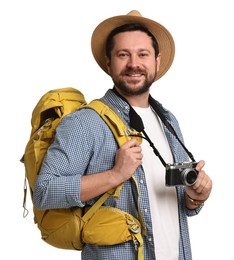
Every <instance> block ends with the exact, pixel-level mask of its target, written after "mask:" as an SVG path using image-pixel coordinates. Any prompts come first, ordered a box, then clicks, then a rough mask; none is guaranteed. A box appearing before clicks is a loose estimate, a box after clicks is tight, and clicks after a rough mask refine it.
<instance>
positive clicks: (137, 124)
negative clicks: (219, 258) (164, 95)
mask: <svg viewBox="0 0 234 260" xmlns="http://www.w3.org/2000/svg"><path fill="white" fill-rule="evenodd" d="M112 90H113V92H114V93H115V94H116V95H117V96H119V97H120V98H121V99H122V100H124V101H125V102H126V103H127V104H128V105H129V107H130V111H129V118H130V127H131V128H133V129H135V130H136V131H138V132H139V133H141V132H142V133H143V135H144V136H142V138H144V139H146V140H147V141H148V142H149V144H150V146H151V147H152V149H153V151H154V153H155V155H156V156H158V158H159V159H160V161H161V163H162V164H163V166H164V167H166V165H167V163H166V162H165V161H164V159H163V158H162V156H161V154H160V153H159V151H158V150H157V148H156V147H155V145H154V143H153V142H152V141H151V139H150V137H149V136H148V135H147V133H146V132H145V130H144V124H143V121H142V119H141V117H140V116H139V115H138V114H137V112H136V111H135V110H134V108H133V107H132V106H131V105H130V104H129V103H128V101H127V100H126V99H125V98H124V97H123V96H121V95H120V94H119V92H118V91H117V90H116V89H115V88H113V89H112ZM149 104H150V106H151V107H152V108H153V110H154V111H155V113H156V114H157V115H158V117H159V118H160V119H161V121H162V123H163V124H164V125H165V126H166V128H167V129H168V131H170V133H171V134H172V135H174V136H175V138H176V139H177V140H178V142H179V143H180V145H181V146H182V147H183V149H184V150H185V152H186V153H187V154H188V156H189V158H190V159H191V160H192V161H193V162H195V159H194V157H193V155H192V153H191V152H189V150H188V149H187V148H186V147H185V145H184V144H183V142H182V141H181V140H180V138H179V137H178V135H177V133H176V131H175V130H174V128H173V126H172V125H171V123H170V122H169V121H168V119H167V118H166V116H165V113H164V110H163V107H162V105H161V104H160V103H159V102H158V101H156V100H155V99H153V98H152V96H151V95H150V96H149Z"/></svg>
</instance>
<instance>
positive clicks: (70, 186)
mask: <svg viewBox="0 0 234 260" xmlns="http://www.w3.org/2000/svg"><path fill="white" fill-rule="evenodd" d="M101 100H102V101H103V102H105V103H106V104H108V105H109V106H111V107H112V108H115V111H117V113H119V115H120V116H121V117H122V118H123V119H124V120H125V122H126V123H127V124H129V106H128V104H127V103H126V102H125V101H123V100H122V99H120V98H119V97H118V96H116V94H115V93H114V92H113V91H111V90H108V91H107V92H106V94H105V95H104V97H103V98H101ZM165 114H166V116H167V118H168V119H169V120H170V122H171V124H172V125H173V127H174V129H175V130H176V132H177V134H178V136H179V138H180V139H181V140H183V138H182V135H181V132H180V128H179V125H178V122H177V120H176V118H175V117H174V116H173V114H172V113H171V112H169V111H168V110H165ZM164 130H165V133H166V136H167V139H168V142H169V145H170V147H171V151H172V154H173V157H174V161H177V162H182V161H187V160H188V157H187V154H186V153H185V151H184V150H183V148H182V147H181V145H180V144H179V143H178V141H177V140H176V139H175V137H174V136H173V135H172V134H171V133H170V132H168V130H167V129H166V128H165V129H164ZM117 149H118V145H117V143H116V140H115V139H114V136H113V134H112V132H111V131H110V129H109V127H108V126H107V125H106V123H105V122H104V121H103V120H102V119H101V117H100V116H99V115H98V114H97V113H96V112H95V111H93V110H92V109H81V110H80V111H76V112H74V113H72V114H70V115H67V116H66V117H64V119H63V120H62V121H61V123H60V125H59V126H58V127H57V131H56V137H55V141H54V143H53V144H52V145H51V146H50V148H49V150H48V152H47V155H46V157H45V159H44V162H43V165H42V168H41V171H40V174H39V176H38V178H37V182H36V186H35V190H34V197H33V199H34V204H35V206H36V207H38V208H39V209H41V210H45V209H50V208H69V207H73V206H79V207H83V206H85V205H92V204H93V203H94V202H95V201H96V199H97V198H96V199H92V200H90V201H87V202H86V204H84V203H83V202H82V201H81V200H80V185H81V177H82V176H83V175H89V174H93V173H95V172H102V171H105V170H108V169H111V168H112V167H113V163H114V158H115V153H116V150H117ZM135 177H136V180H137V182H138V186H139V192H140V210H141V213H142V215H143V219H144V223H145V226H146V230H147V235H146V236H144V237H143V239H144V260H155V259H156V257H155V247H154V239H153V230H152V220H151V213H150V204H149V197H148V192H147V185H146V179H145V174H144V171H143V168H142V167H138V169H137V170H136V172H135ZM135 192H136V190H135V188H134V185H133V184H132V181H131V180H129V181H126V182H125V183H124V185H123V188H122V190H121V196H120V198H118V199H115V198H113V197H110V198H108V200H107V201H106V202H105V205H108V206H112V207H116V208H119V209H121V210H124V211H127V212H129V213H130V214H132V215H133V216H136V217H137V216H138V211H137V207H136V201H135V200H134V194H135ZM177 195H178V196H177V197H178V205H179V221H180V225H179V226H180V241H179V260H191V259H192V255H191V247H190V239H189V231H188V223H187V216H193V215H196V214H198V212H199V211H200V209H201V207H202V206H200V207H199V208H197V209H196V210H188V209H187V208H186V206H185V200H184V187H183V186H178V187H177ZM82 259H83V260H91V259H92V260H110V259H111V260H119V259H123V260H134V259H137V254H136V251H135V248H134V244H133V242H132V241H129V242H126V243H123V244H118V245H115V246H97V245H90V244H87V245H86V246H85V248H84V249H83V250H82Z"/></svg>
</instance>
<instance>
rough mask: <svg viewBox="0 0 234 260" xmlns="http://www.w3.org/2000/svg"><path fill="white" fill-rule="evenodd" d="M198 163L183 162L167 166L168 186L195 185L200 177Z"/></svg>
mask: <svg viewBox="0 0 234 260" xmlns="http://www.w3.org/2000/svg"><path fill="white" fill-rule="evenodd" d="M196 165H197V162H183V163H175V164H167V165H166V186H177V185H186V186H191V185H193V184H194V183H195V182H196V180H197V176H198V171H197V170H195V167H196Z"/></svg>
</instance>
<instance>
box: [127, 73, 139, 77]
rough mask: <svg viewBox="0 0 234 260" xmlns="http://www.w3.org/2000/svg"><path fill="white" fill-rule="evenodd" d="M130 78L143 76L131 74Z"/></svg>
mask: <svg viewBox="0 0 234 260" xmlns="http://www.w3.org/2000/svg"><path fill="white" fill-rule="evenodd" d="M129 76H131V77H140V76H141V74H129Z"/></svg>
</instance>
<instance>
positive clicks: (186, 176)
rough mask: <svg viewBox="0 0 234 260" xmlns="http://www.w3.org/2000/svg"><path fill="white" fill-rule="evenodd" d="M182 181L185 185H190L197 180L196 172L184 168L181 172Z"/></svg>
mask: <svg viewBox="0 0 234 260" xmlns="http://www.w3.org/2000/svg"><path fill="white" fill-rule="evenodd" d="M181 177H182V178H181V179H182V181H183V183H184V184H185V185H187V186H191V185H193V184H194V183H195V182H196V180H197V172H196V170H194V169H185V170H184V171H183V172H182V176H181Z"/></svg>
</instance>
